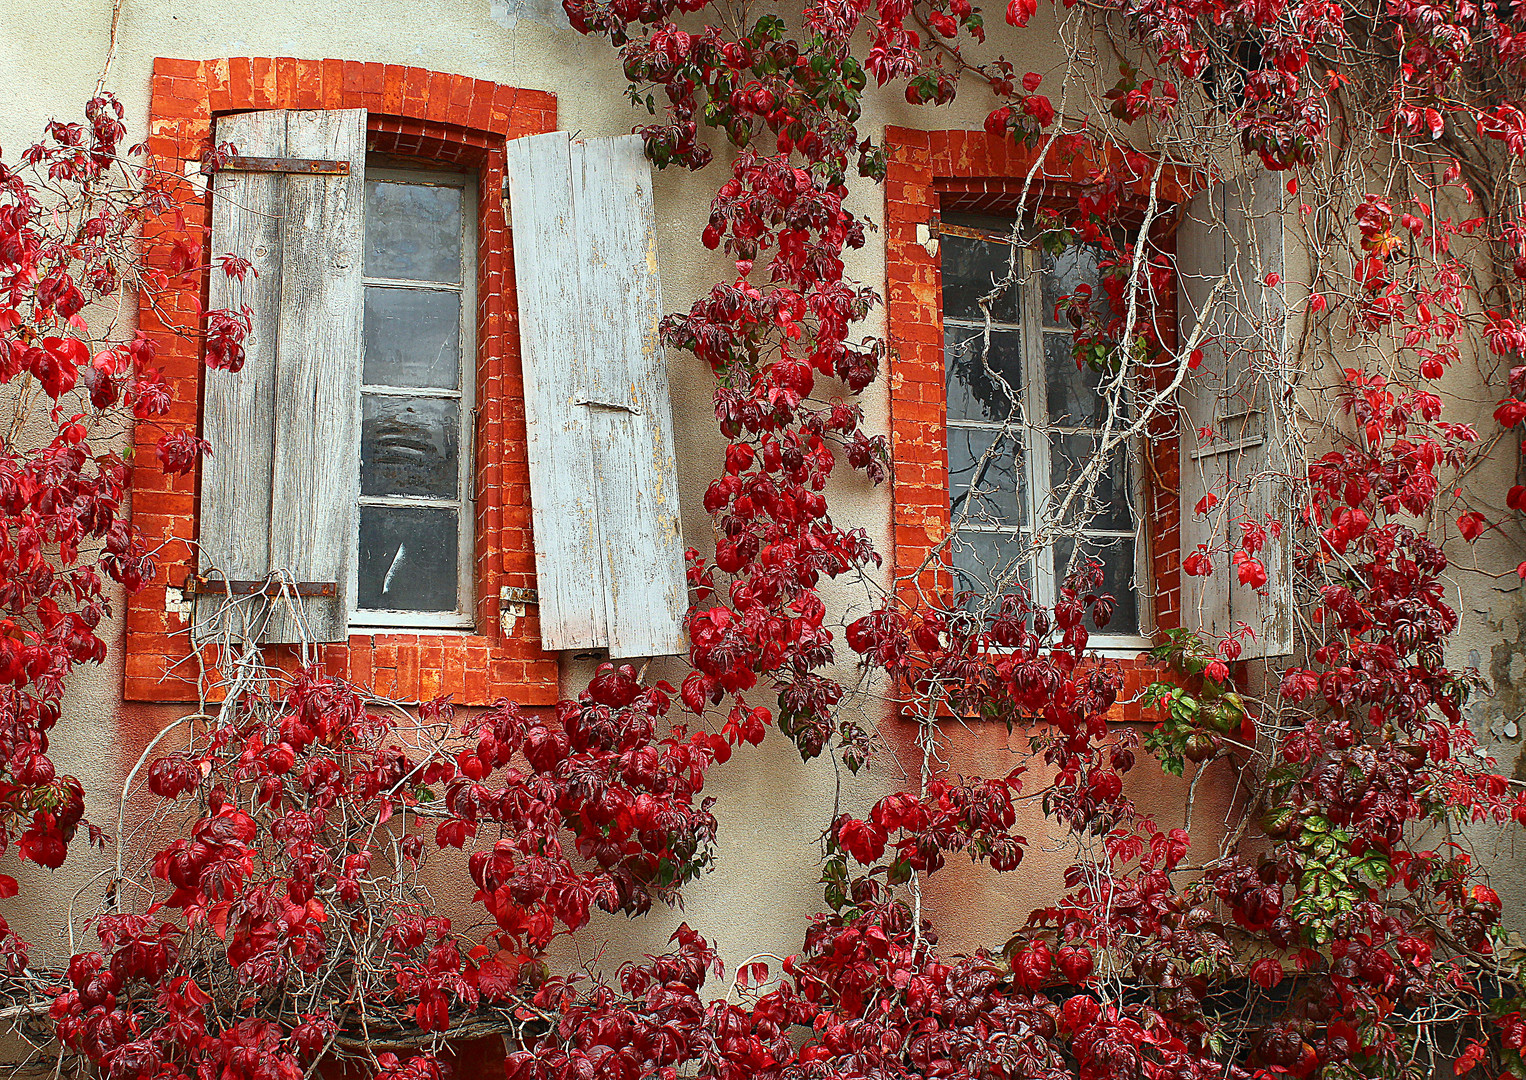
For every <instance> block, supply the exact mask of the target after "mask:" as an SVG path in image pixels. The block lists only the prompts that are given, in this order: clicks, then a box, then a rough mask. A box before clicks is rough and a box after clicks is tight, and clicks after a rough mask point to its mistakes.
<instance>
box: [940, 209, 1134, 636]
mask: <svg viewBox="0 0 1526 1080" xmlns="http://www.w3.org/2000/svg"><path fill="white" fill-rule="evenodd" d="M1011 230H1012V223H1011V221H1010V220H1008V221H1001V220H999V219H992V218H986V217H975V216H959V215H954V214H946V215H945V218H944V226H943V229H942V238H941V240H940V246H939V255H940V257H941V260H942V270H943V294H942V304H943V328H944V373H945V392H946V400H947V408H948V492H949V510H950V524H951V526H952V528H953V531H954V536H953V540H952V543H951V552H952V563H953V569H954V576H955V588H956V589H959V590H966V589H968V590H972V591H975V592H976V593H978V594H985V593H989V592H991V591H992V590H993V589H996V590H1001V591H1006V590H1010V589H1012V588H1014V587H1015V586H1021V587H1022V588H1025V589H1027V590H1028V591H1029V592H1030V593H1031V594H1032V595H1033V597H1034V599H1035V600H1036V601H1037V602H1039V603H1042V604H1049V603H1052V602H1053V601H1054V598H1055V595H1056V588H1057V584H1058V583H1059V582H1061V581H1063V579H1064V576H1065V574H1066V572H1067V569H1068V568H1069V566H1070V563H1071V561H1072V557H1073V556H1075V555H1077V554H1078V552H1077V544H1078V542H1079V555H1080V556H1082V557H1090V558H1094V559H1096V560H1098V561H1099V562H1101V563H1102V566H1103V571H1104V591H1106V592H1109V593H1111V594H1112V595H1113V596H1114V597H1115V599H1116V600H1117V607H1116V609H1115V610H1114V613H1113V617H1112V619H1111V621H1110V622H1109V623H1108V625H1107V626H1106V627H1105V628H1098V627H1096V626H1095V625H1092V624H1090V622H1089V626H1090V628H1091V629H1092V631H1093V633H1094V634H1095V635H1097V640H1098V643H1099V644H1106V643H1107V641H1108V640H1109V639H1115V640H1116V641H1117V643H1118V644H1126V643H1133V642H1135V641H1136V640H1137V639H1138V638H1139V637H1140V634H1141V626H1142V624H1143V620H1144V617H1145V615H1146V612H1145V611H1144V610H1143V608H1144V605H1143V603H1142V602H1141V598H1140V594H1139V590H1138V589H1137V587H1136V585H1135V580H1136V576H1138V577H1143V575H1142V574H1141V573H1139V571H1138V567H1139V564H1140V558H1141V554H1142V553H1141V551H1140V546H1141V545H1140V542H1139V530H1138V525H1137V520H1138V515H1136V513H1135V511H1134V502H1135V499H1134V491H1133V485H1132V481H1131V477H1130V460H1129V459H1130V455H1129V454H1128V453H1126V452H1125V450H1124V449H1123V448H1120V449H1118V450H1117V451H1115V454H1114V457H1113V460H1111V461H1109V462H1107V463H1106V465H1105V466H1104V468H1103V469H1102V471H1101V475H1100V477H1099V478H1098V480H1097V482H1096V485H1095V488H1094V490H1093V492H1092V497H1091V498H1090V499H1089V500H1082V499H1081V498H1080V497H1079V496H1077V497H1074V498H1071V499H1070V500H1069V503H1068V505H1067V501H1066V500H1067V496H1068V495H1069V494H1070V491H1071V488H1072V487H1073V486H1074V483H1075V481H1076V480H1077V479H1078V478H1079V477H1080V475H1081V472H1082V470H1083V469H1084V468H1085V466H1086V465H1087V463H1088V462H1089V461H1090V460H1091V459H1092V458H1093V457H1094V456H1095V455H1096V453H1097V451H1098V446H1099V442H1100V431H1101V429H1102V428H1103V426H1104V424H1105V422H1106V420H1107V413H1106V409H1107V408H1108V407H1109V406H1108V402H1107V399H1106V398H1105V396H1104V395H1103V393H1102V392H1101V389H1102V376H1101V373H1099V372H1096V371H1093V370H1091V369H1090V368H1086V369H1080V370H1078V369H1077V366H1076V362H1075V360H1074V358H1073V355H1072V344H1073V338H1072V328H1071V326H1070V324H1069V323H1068V322H1067V321H1065V320H1064V315H1063V314H1057V312H1056V305H1057V304H1058V303H1059V302H1060V300H1061V298H1062V297H1064V296H1067V295H1069V294H1072V293H1075V292H1076V290H1077V287H1078V286H1080V285H1082V284H1088V285H1090V286H1092V289H1093V307H1094V309H1096V308H1097V306H1098V305H1099V304H1101V303H1103V299H1102V298H1103V295H1104V294H1103V292H1102V288H1101V285H1100V276H1099V271H1098V255H1099V253H1098V251H1097V249H1095V248H1090V247H1074V246H1073V247H1070V248H1068V249H1066V250H1065V251H1064V252H1062V253H1060V254H1058V255H1055V254H1050V253H1049V252H1046V251H1041V250H1039V249H1037V248H1035V247H1032V246H1027V247H1020V248H1019V249H1018V250H1017V252H1016V257H1017V258H1016V270H1017V280H1016V282H1015V283H1014V284H1013V285H1012V286H1011V287H1009V288H1008V289H1007V290H1006V291H1005V292H1003V294H1002V295H1001V297H1000V298H999V299H998V300H997V301H996V302H995V303H994V304H993V305H992V308H991V333H990V344H989V348H986V345H985V327H986V322H985V315H984V313H983V312H982V310H981V308H980V303H979V301H980V299H981V297H982V296H984V295H986V294H988V293H990V292H991V291H992V289H993V288H994V287H995V284H996V283H997V282H999V281H1001V280H1003V279H1004V278H1006V276H1007V273H1008V268H1009V259H1010V258H1011V255H1012V248H1011V246H1010V244H1009V243H1008V238H1009V236H1010V234H1011ZM1122 408H1123V409H1125V410H1126V409H1127V403H1126V402H1124V403H1123V404H1122ZM1119 419H1120V420H1121V419H1123V417H1121V416H1120V417H1119ZM1083 502H1084V503H1085V509H1084V510H1083ZM1089 619H1090V615H1089V614H1088V620H1089Z"/></svg>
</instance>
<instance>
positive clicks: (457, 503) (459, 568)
mask: <svg viewBox="0 0 1526 1080" xmlns="http://www.w3.org/2000/svg"><path fill="white" fill-rule="evenodd" d="M366 180H368V181H369V180H386V181H392V182H397V183H406V184H427V185H435V186H441V187H454V188H459V189H461V233H462V236H461V281H460V283H459V284H457V283H455V282H440V281H407V280H401V279H397V278H373V277H369V276H368V277H366V278H365V281H364V284H365V285H366V286H379V287H383V288H402V289H415V290H420V291H422V290H439V291H445V292H456V293H459V294H460V295H461V339H460V340H461V349H460V362H461V374H460V378H459V379H458V380H457V382H458V384H459V390H457V391H452V390H439V389H432V388H426V387H420V388H406V387H392V386H370V385H368V384H366V382H365V374H364V372H365V357H364V355H362V357H361V373H362V374H361V385H360V392H361V394H365V393H371V394H377V395H389V396H397V397H438V398H449V399H459V400H460V402H461V431H460V442H459V444H458V445H459V446H460V452H459V457H458V459H457V470H458V471H457V480H456V483H457V487H456V494H457V498H456V499H437V498H426V497H422V496H416V495H362V494H361V493H360V489H359V487H358V484H359V480H358V478H357V481H356V483H357V488H356V492H355V496H356V499H357V501H358V503H359V505H361V506H363V507H364V506H408V507H439V508H449V509H456V510H457V512H458V516H457V521H458V523H459V529H458V534H459V535H458V536H457V541H458V551H457V555H456V577H457V584H456V605H457V606H456V610H455V611H395V610H391V609H386V608H362V607H359V606H357V605H355V601H354V600H353V599H352V601H351V603H352V607H351V611H350V628H351V630H352V631H360V632H379V631H387V630H419V631H439V632H448V633H454V632H471V631H475V630H476V584H477V574H476V550H477V549H476V521H477V511H476V492H475V490H474V477H475V474H476V461H477V454H476V441H475V434H476V424H475V423H473V419H474V417H475V416H476V389H477V177H476V175H475V174H474V173H470V172H464V173H462V172H449V171H446V170H443V169H438V170H437V169H428V168H418V169H401V168H392V167H372V166H370V165H369V164H368V165H367V167H366ZM361 340H362V342H364V340H365V338H364V334H362V337H361ZM362 349H364V345H362ZM355 409H356V414H357V415H360V409H361V401H360V397H359V396H357V398H356V401H355ZM357 427H358V425H357ZM356 521H357V528H358V527H359V526H358V522H359V516H358V515H357V517H356ZM359 544H360V540H359V537H358V536H357V537H356V551H357V557H356V558H355V559H354V560H353V563H352V569H351V574H352V578H358V575H359V571H360V559H359V556H358V552H359ZM350 596H351V597H352V598H356V597H358V596H359V588H358V581H357V580H352V581H351V583H350Z"/></svg>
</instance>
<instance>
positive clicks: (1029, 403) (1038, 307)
mask: <svg viewBox="0 0 1526 1080" xmlns="http://www.w3.org/2000/svg"><path fill="white" fill-rule="evenodd" d="M1022 255H1023V258H1022V264H1023V322H1024V326H1023V410H1024V413H1025V416H1024V420H1025V423H1024V424H1023V439H1024V447H1023V449H1024V454H1023V457H1024V459H1025V460H1024V467H1025V468H1026V470H1027V474H1028V520H1029V521H1030V522H1031V523H1032V526H1033V535H1034V537H1035V540H1037V538H1039V537H1041V536H1042V537H1044V538H1045V539H1046V540H1047V541H1048V542H1047V543H1046V545H1045V546H1044V547H1042V548H1040V549H1039V550H1038V551H1037V552H1036V554H1035V556H1034V561H1035V563H1036V566H1035V567H1034V574H1033V595H1034V600H1035V601H1036V602H1038V603H1040V604H1042V605H1044V606H1045V607H1048V606H1050V605H1052V604H1053V603H1054V601H1055V598H1056V596H1057V595H1058V593H1057V590H1056V587H1055V580H1054V544H1053V538H1052V537H1050V536H1049V528H1048V524H1049V523H1048V521H1047V520H1046V518H1047V515H1048V513H1049V504H1050V499H1049V475H1050V472H1049V432H1048V425H1047V423H1046V421H1047V420H1048V418H1049V396H1048V393H1047V388H1046V387H1045V383H1044V328H1043V327H1044V290H1043V286H1042V283H1041V282H1040V281H1039V278H1038V274H1037V272H1036V267H1037V266H1038V253H1037V252H1035V251H1034V250H1033V249H1032V248H1025V249H1024V250H1023V253H1022Z"/></svg>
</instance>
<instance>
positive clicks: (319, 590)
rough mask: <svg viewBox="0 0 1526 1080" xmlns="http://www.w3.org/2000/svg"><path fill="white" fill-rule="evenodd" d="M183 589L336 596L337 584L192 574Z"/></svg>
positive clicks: (201, 592)
mask: <svg viewBox="0 0 1526 1080" xmlns="http://www.w3.org/2000/svg"><path fill="white" fill-rule="evenodd" d="M183 591H184V592H185V593H186V594H187V595H188V596H256V595H263V596H283V595H285V596H289V595H291V593H292V592H293V591H295V592H296V594H297V595H298V596H337V595H338V594H339V586H338V585H336V584H335V583H334V582H332V581H298V582H295V583H293V582H290V581H280V580H272V579H270V578H262V579H260V580H259V581H229V580H227V579H226V578H208V577H202V576H200V575H199V574H192V575H190V576H189V577H187V578H186V579H185V585H184V587H183Z"/></svg>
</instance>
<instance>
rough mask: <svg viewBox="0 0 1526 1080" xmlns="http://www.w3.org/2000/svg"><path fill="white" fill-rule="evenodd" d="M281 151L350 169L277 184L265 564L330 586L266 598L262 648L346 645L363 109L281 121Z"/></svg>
mask: <svg viewBox="0 0 1526 1080" xmlns="http://www.w3.org/2000/svg"><path fill="white" fill-rule="evenodd" d="M286 149H287V153H288V154H290V155H295V156H297V157H307V158H324V159H328V160H335V161H348V162H349V163H350V173H349V175H348V176H337V175H331V176H307V175H301V174H288V175H286V176H285V177H284V183H285V195H286V199H285V205H284V207H283V238H282V239H283V243H284V256H283V262H282V274H281V339H280V340H281V347H280V352H279V355H278V358H277V362H276V404H277V408H276V426H275V439H274V454H273V460H272V466H271V517H270V565H271V567H272V569H275V568H279V569H283V570H286V571H288V572H290V573H291V575H292V577H293V578H295V580H297V581H312V582H334V583H335V584H336V585H337V586H338V587H337V589H336V590H335V594H334V595H333V596H332V597H309V598H305V599H302V600H295V599H281V600H277V601H275V602H274V603H273V609H272V612H271V618H270V625H269V628H268V629H267V632H266V634H265V640H266V641H300V640H302V639H303V638H304V637H307V638H308V639H310V640H315V641H344V640H346V639H348V637H349V610H350V596H351V578H352V573H353V570H354V560H355V546H356V538H357V531H358V528H359V523H358V514H359V504H358V503H357V501H356V500H357V497H358V495H359V491H360V416H359V413H360V349H361V322H362V319H363V305H364V292H363V279H362V276H361V275H362V273H363V266H362V263H363V261H364V259H363V251H364V248H363V239H364V224H365V155H366V111H365V110H364V109H344V110H335V111H322V112H320V111H303V112H291V113H288V114H287V127H286ZM296 607H300V608H301V609H302V616H303V617H302V619H300V620H298V619H297V618H295V617H294V616H295V610H294V609H295V608H296ZM304 623H305V626H304V625H302V624H304ZM304 630H305V633H304Z"/></svg>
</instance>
